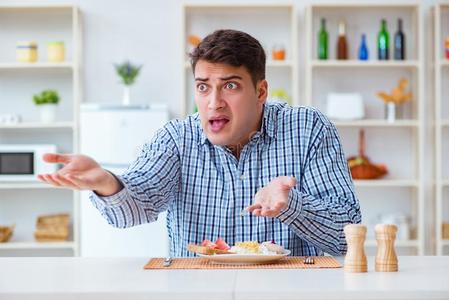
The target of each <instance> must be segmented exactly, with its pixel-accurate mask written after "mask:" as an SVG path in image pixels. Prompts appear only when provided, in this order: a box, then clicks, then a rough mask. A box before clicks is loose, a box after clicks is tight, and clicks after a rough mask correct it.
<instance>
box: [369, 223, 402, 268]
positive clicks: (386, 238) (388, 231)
mask: <svg viewBox="0 0 449 300" xmlns="http://www.w3.org/2000/svg"><path fill="white" fill-rule="evenodd" d="M374 231H375V232H376V240H377V254H376V260H375V270H376V272H397V271H398V257H397V256H396V252H395V249H394V241H395V239H396V232H397V231H398V228H397V227H396V225H392V224H377V225H376V227H375V228H374Z"/></svg>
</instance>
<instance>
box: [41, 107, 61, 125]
mask: <svg viewBox="0 0 449 300" xmlns="http://www.w3.org/2000/svg"><path fill="white" fill-rule="evenodd" d="M56 107H57V105H56V104H41V105H39V111H40V116H41V122H42V123H53V122H54V121H55V120H56Z"/></svg>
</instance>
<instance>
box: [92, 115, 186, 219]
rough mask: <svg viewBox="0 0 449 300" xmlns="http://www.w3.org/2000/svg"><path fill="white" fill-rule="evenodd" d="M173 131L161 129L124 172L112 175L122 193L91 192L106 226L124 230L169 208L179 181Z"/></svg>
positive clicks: (178, 164)
mask: <svg viewBox="0 0 449 300" xmlns="http://www.w3.org/2000/svg"><path fill="white" fill-rule="evenodd" d="M169 124H170V123H169ZM176 132H177V131H176V129H175V127H174V126H170V125H166V126H165V127H164V128H162V129H160V130H159V131H158V132H157V134H156V135H155V137H154V138H153V140H152V141H151V142H149V143H146V144H144V145H143V147H142V150H141V152H140V154H139V156H138V158H137V159H136V160H135V161H134V162H133V163H132V164H131V165H130V166H129V168H128V169H127V170H126V171H125V173H123V174H121V175H116V174H114V176H115V177H116V178H117V179H118V180H119V181H120V182H121V183H122V185H123V189H122V190H121V191H119V192H118V193H116V194H114V195H112V196H108V197H100V196H99V195H97V194H96V193H94V192H91V193H90V200H91V202H92V203H93V205H94V206H95V207H96V208H97V209H98V210H99V211H100V213H101V214H102V215H103V217H104V218H105V219H106V220H107V221H108V223H109V224H111V225H113V226H114V227H118V228H126V227H132V226H136V225H139V224H144V223H149V222H153V221H156V220H157V216H158V214H159V213H160V212H162V211H164V210H166V209H167V208H168V206H169V204H170V202H171V201H172V200H173V199H174V198H175V197H176V195H177V193H178V188H179V182H180V178H179V176H180V156H179V151H178V149H179V148H178V147H177V144H176V141H177V138H176Z"/></svg>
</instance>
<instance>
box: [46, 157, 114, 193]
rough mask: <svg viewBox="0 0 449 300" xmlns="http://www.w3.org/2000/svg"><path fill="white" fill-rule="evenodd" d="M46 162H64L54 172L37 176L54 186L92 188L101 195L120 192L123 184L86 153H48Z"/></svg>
mask: <svg viewBox="0 0 449 300" xmlns="http://www.w3.org/2000/svg"><path fill="white" fill-rule="evenodd" d="M43 159H44V161H45V162H48V163H59V164H63V165H64V167H63V168H61V169H60V170H58V171H57V172H55V173H53V174H39V175H38V176H37V178H38V179H39V180H41V181H44V182H47V183H49V184H51V185H54V186H59V187H67V188H71V189H75V190H92V191H95V192H96V193H97V194H99V195H100V196H110V195H113V194H116V193H118V192H119V191H120V190H121V189H122V188H123V186H122V184H121V183H120V182H119V181H118V180H117V179H116V178H115V177H114V175H112V174H111V173H109V172H108V171H106V170H105V169H103V168H101V167H100V165H99V164H98V163H97V162H96V161H95V160H93V159H92V158H90V157H89V156H86V155H78V154H56V153H46V154H44V156H43Z"/></svg>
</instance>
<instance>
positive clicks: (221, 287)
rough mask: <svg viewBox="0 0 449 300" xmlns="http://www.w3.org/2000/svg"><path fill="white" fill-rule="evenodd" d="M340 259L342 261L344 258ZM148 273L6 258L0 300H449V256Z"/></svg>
mask: <svg viewBox="0 0 449 300" xmlns="http://www.w3.org/2000/svg"><path fill="white" fill-rule="evenodd" d="M340 259H341V258H340ZM373 259H374V258H372V257H370V258H369V266H370V268H369V272H368V273H362V274H348V273H345V272H344V271H343V269H315V270H207V271H205V270H143V265H144V264H145V263H146V262H147V260H148V259H146V258H141V259H139V258H120V259H117V258H101V259H99V258H0V299H1V300H11V299H14V300H18V299H37V300H40V299H48V300H52V299H61V300H62V299H77V300H78V299H108V300H110V299H111V300H112V299H126V300H132V299H146V300H148V299H161V300H163V299H182V300H189V299H192V300H201V299H207V300H221V299H239V300H240V299H242V300H243V299H258V300H260V299H262V300H263V299H332V300H335V299H449V257H435V256H424V257H413V256H409V257H400V258H399V268H400V271H399V272H397V273H377V272H374V271H373V269H372V267H373Z"/></svg>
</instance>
